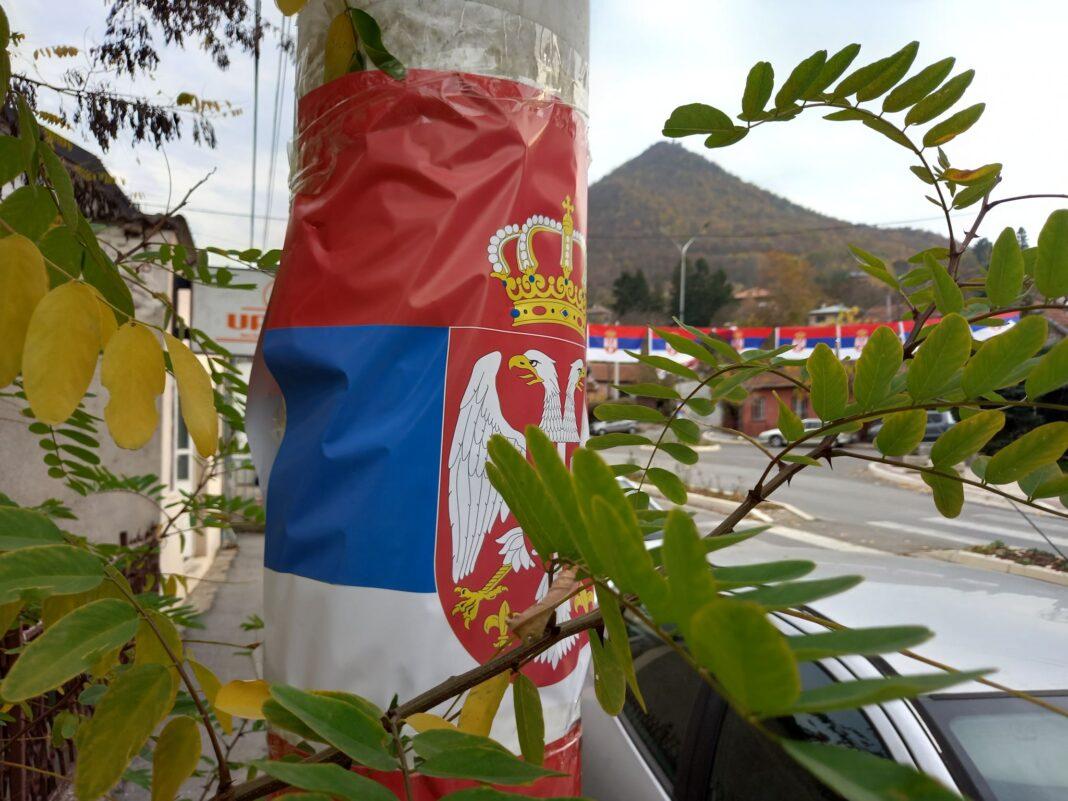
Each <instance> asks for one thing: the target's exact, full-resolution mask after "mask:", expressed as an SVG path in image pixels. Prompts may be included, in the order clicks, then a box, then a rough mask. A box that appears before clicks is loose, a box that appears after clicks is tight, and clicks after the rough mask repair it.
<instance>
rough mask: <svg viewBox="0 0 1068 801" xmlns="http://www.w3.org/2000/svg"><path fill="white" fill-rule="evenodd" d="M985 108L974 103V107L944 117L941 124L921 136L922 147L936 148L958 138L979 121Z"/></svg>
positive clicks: (980, 104)
mask: <svg viewBox="0 0 1068 801" xmlns="http://www.w3.org/2000/svg"><path fill="white" fill-rule="evenodd" d="M985 108H986V103H976V104H975V105H974V106H968V108H966V109H962V110H961V111H958V112H957V113H956V114H954V115H952V116H950V117H946V119H944V120H942V122H940V123H938V124H937V125H934V126H932V127H931V128H930V129H928V131H927V133H925V134H924V135H923V146H924V147H936V146H938V145H944V144H945V143H946V142H949V141H950V140H952V139H955V138H956V137H958V136H960V135H961V134H962V133H964V132H965V131H967V130H968V129H969V128H971V127H972V126H973V125H975V123H976V122H978V121H979V118H980V117H981V116H982V115H983V110H984V109H985Z"/></svg>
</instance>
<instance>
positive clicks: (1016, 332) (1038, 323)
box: [961, 314, 1047, 398]
mask: <svg viewBox="0 0 1068 801" xmlns="http://www.w3.org/2000/svg"><path fill="white" fill-rule="evenodd" d="M1046 334H1047V326H1046V318H1045V317H1040V316H1038V315H1037V314H1036V315H1030V316H1028V317H1024V318H1022V319H1021V320H1020V322H1018V323H1016V325H1014V326H1013V327H1012V328H1010V329H1009V330H1008V331H1006V332H1005V333H1003V334H998V335H997V336H996V337H992V338H990V339H988V340H987V341H986V342H984V343H983V345H982V347H981V348H979V350H978V351H977V352H976V354H975V355H974V356H973V357H972V360H971V361H970V362H968V366H967V367H965V368H964V374H963V375H962V376H961V389H963V390H964V392H965V393H966V395H967V397H969V398H979V397H982V396H983V395H984V394H986V393H987V392H989V391H990V390H992V389H999V388H1001V387H1003V386H1005V382H1006V379H1008V378H1009V377H1011V376H1012V374H1013V372H1014V371H1015V370H1016V368H1017V367H1018V366H1019V365H1020V364H1021V363H1022V362H1024V361H1026V360H1027V359H1030V358H1031V357H1032V356H1034V355H1035V354H1036V353H1038V352H1039V351H1040V350H1041V349H1042V346H1043V345H1044V344H1045V343H1046Z"/></svg>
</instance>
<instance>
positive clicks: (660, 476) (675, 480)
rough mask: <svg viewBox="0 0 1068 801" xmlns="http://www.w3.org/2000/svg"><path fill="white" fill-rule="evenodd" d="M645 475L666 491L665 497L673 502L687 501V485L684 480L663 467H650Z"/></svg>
mask: <svg viewBox="0 0 1068 801" xmlns="http://www.w3.org/2000/svg"><path fill="white" fill-rule="evenodd" d="M645 477H646V479H647V480H649V481H650V482H651V483H652V484H653V486H655V487H656V488H657V489H658V490H660V491H661V492H662V493H664V497H665V498H667V499H668V500H669V501H671V502H672V503H677V504H684V503H686V485H685V484H683V483H682V480H681V479H680V478H679V477H678V476H676V475H675V474H674V473H672V472H671V471H670V470H665V469H664V468H662V467H650V468H649V469H648V470H646V471H645Z"/></svg>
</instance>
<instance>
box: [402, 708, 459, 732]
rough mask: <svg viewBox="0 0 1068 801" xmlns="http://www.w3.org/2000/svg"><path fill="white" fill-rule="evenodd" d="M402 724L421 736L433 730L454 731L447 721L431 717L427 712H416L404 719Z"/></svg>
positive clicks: (437, 716) (453, 727) (435, 716)
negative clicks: (405, 724)
mask: <svg viewBox="0 0 1068 801" xmlns="http://www.w3.org/2000/svg"><path fill="white" fill-rule="evenodd" d="M404 722H405V723H407V724H408V725H409V726H411V727H412V728H413V729H415V730H416V731H417V732H419V733H420V734H422V733H423V732H425V731H431V730H433V729H455V728H456V727H455V726H453V725H452V724H451V723H449V721H447V720H445V718H443V717H440V716H439V715H431V714H429V713H427V712H416V713H415V714H414V715H409V716H408V717H406V718H405V719H404Z"/></svg>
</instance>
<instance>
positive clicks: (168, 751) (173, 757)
mask: <svg viewBox="0 0 1068 801" xmlns="http://www.w3.org/2000/svg"><path fill="white" fill-rule="evenodd" d="M199 761H200V731H199V730H198V729H197V722H196V721H195V720H193V719H192V718H189V717H186V716H184V715H183V716H182V717H177V718H174V719H172V720H171V722H170V723H168V724H167V725H166V726H164V727H163V731H162V732H160V735H159V740H158V741H157V742H156V750H155V751H153V753H152V801H174V797H175V796H176V795H178V790H179V789H180V788H181V786H182V782H184V781H185V780H186V779H188V778H189V777H190V776H192V775H193V771H194V770H196V768H197V763H198V762H199Z"/></svg>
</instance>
